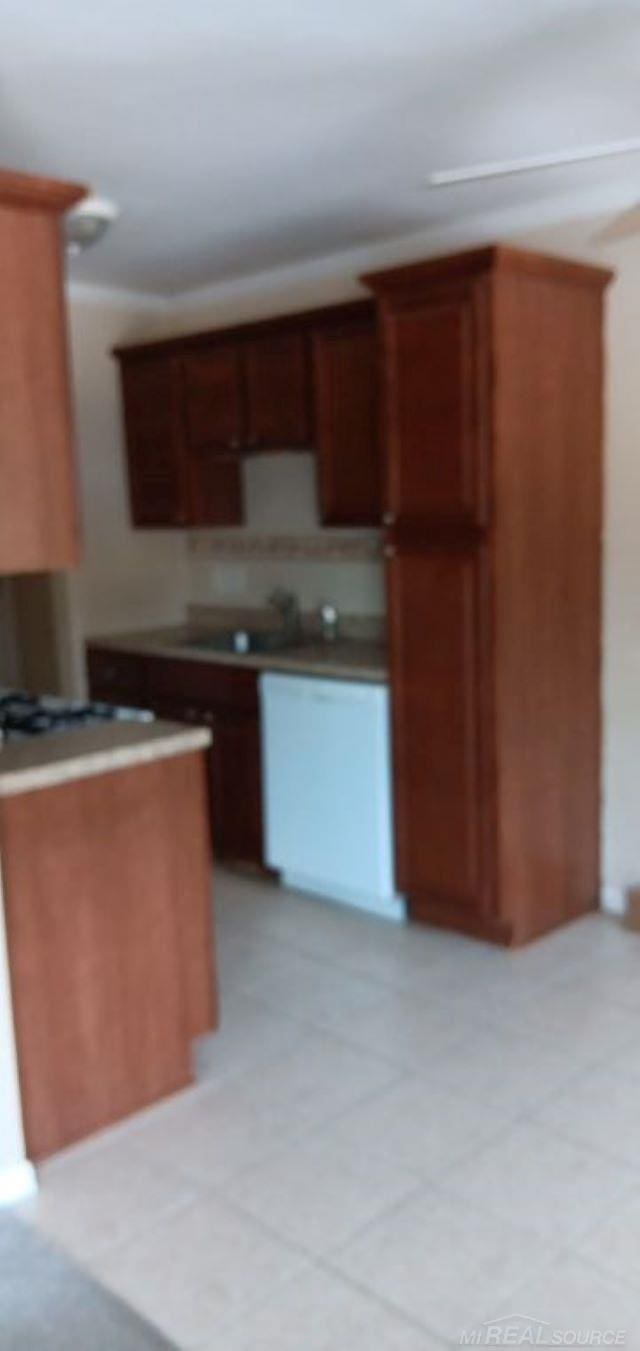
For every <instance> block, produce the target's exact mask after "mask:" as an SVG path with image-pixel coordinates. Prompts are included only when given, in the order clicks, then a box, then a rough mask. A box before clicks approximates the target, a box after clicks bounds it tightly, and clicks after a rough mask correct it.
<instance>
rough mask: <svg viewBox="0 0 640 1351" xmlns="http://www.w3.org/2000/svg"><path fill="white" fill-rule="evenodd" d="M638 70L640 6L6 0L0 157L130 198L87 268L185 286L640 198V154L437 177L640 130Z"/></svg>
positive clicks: (87, 277) (108, 278)
mask: <svg viewBox="0 0 640 1351" xmlns="http://www.w3.org/2000/svg"><path fill="white" fill-rule="evenodd" d="M639 70H640V0H604V2H603V0H597V2H596V3H593V2H592V3H586V0H482V2H481V3H480V2H479V0H385V2H384V3H383V2H382V0H322V3H319V0H267V2H265V0H108V2H107V3H106V4H96V3H91V0H89V3H87V0H83V3H80V0H29V3H27V4H25V3H24V0H4V3H3V6H2V49H1V52H0V163H2V164H3V165H4V166H6V167H10V168H16V169H24V170H27V171H35V172H42V173H49V174H52V175H58V176H61V177H64V176H66V177H69V178H73V179H79V180H80V181H84V182H87V183H89V184H90V185H91V186H92V187H93V188H94V190H95V191H97V192H99V193H101V194H106V195H108V196H111V197H113V198H114V199H115V200H116V202H117V203H118V205H119V207H120V210H121V218H120V220H119V222H118V223H117V225H116V226H114V227H113V229H112V231H111V233H110V235H109V236H108V237H107V238H106V239H105V240H104V241H103V242H102V243H101V244H100V245H98V246H96V248H95V250H94V251H93V252H89V253H87V254H86V255H85V256H84V257H83V258H82V259H80V260H79V261H78V262H77V263H76V264H74V276H75V277H77V278H78V279H79V280H81V281H91V282H94V283H100V284H103V285H107V286H114V287H115V286H117V287H124V288H128V289H134V290H137V291H148V292H151V293H156V294H160V295H175V294H177V293H181V292H183V291H185V290H189V289H193V288H197V287H201V286H204V285H210V284H212V283H215V282H220V281H224V280H229V279H233V278H237V277H241V276H247V275H248V274H251V273H255V272H260V271H264V270H267V269H272V268H276V267H279V266H283V265H285V264H289V263H292V262H299V261H300V260H303V259H312V258H318V257H325V256H327V255H329V254H332V253H337V252H344V251H345V250H349V249H356V248H362V246H369V245H371V244H372V243H378V242H380V241H389V240H396V239H400V238H404V237H405V236H411V235H419V234H422V233H424V232H428V231H430V230H436V231H437V230H438V229H440V230H442V229H443V228H445V227H446V226H448V225H451V224H454V225H455V224H456V223H457V224H459V223H460V222H461V221H465V222H469V221H473V220H476V219H480V218H482V217H485V216H486V215H487V214H488V213H491V215H492V216H494V217H495V216H496V213H497V215H498V217H500V218H502V219H504V221H505V222H506V221H508V220H509V218H510V215H509V213H512V214H513V218H514V220H515V219H516V218H517V217H518V215H519V214H520V216H522V213H523V212H527V213H529V216H530V221H531V224H532V225H535V224H536V221H537V219H538V218H540V219H542V218H543V217H544V218H546V219H547V220H548V219H549V216H550V213H553V212H554V211H555V212H557V214H558V217H559V218H562V216H565V217H566V216H567V215H568V214H570V213H573V214H580V213H581V211H582V212H583V214H586V213H587V211H589V212H593V210H594V208H596V209H600V210H602V211H606V210H607V209H609V207H610V208H611V210H612V211H613V210H614V209H618V208H621V207H623V206H624V205H629V204H631V203H632V202H633V201H634V200H636V199H638V198H640V154H637V155H632V156H629V157H625V158H620V159H615V160H610V161H597V162H591V163H587V164H582V165H579V166H574V167H573V168H564V169H553V170H550V171H537V172H534V173H531V174H528V175H524V176H522V177H517V178H511V179H501V180H497V181H487V182H484V183H476V184H466V185H461V186H457V187H449V188H446V189H439V190H438V191H434V190H430V189H429V188H428V187H427V178H428V175H429V173H430V172H431V171H432V170H435V169H442V168H447V167H450V166H453V165H458V164H469V163H472V162H476V161H487V160H496V159H505V158H513V157H520V156H523V155H529V154H538V153H544V152H546V151H558V150H564V149H570V148H573V147H580V146H583V145H586V144H589V143H591V142H602V141H608V140H618V139H622V138H626V137H630V136H635V135H639V134H640V80H639V79H638V71H639ZM501 213H502V214H501Z"/></svg>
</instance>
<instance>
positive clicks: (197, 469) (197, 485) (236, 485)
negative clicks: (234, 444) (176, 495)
mask: <svg viewBox="0 0 640 1351" xmlns="http://www.w3.org/2000/svg"><path fill="white" fill-rule="evenodd" d="M187 477H188V493H189V524H190V525H241V524H242V522H243V520H244V511H243V506H242V472H241V469H240V463H239V461H238V458H237V456H235V455H234V456H230V455H220V454H218V453H217V452H216V453H214V452H212V451H211V450H197V451H192V452H191V453H190V454H189V456H188V460H187Z"/></svg>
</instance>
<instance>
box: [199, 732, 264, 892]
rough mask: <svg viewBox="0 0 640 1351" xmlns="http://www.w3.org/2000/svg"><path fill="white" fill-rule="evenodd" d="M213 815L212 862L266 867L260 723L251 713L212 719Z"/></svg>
mask: <svg viewBox="0 0 640 1351" xmlns="http://www.w3.org/2000/svg"><path fill="white" fill-rule="evenodd" d="M212 730H213V747H212V751H211V812H212V823H213V850H214V854H215V857H216V858H219V859H226V860H228V861H229V862H235V863H251V864H255V866H256V867H262V866H263V864H264V851H263V843H262V770H261V747H260V723H259V720H258V717H257V716H256V715H255V714H252V713H229V712H226V711H225V712H224V713H219V714H217V715H216V716H215V717H214V720H213V724H212Z"/></svg>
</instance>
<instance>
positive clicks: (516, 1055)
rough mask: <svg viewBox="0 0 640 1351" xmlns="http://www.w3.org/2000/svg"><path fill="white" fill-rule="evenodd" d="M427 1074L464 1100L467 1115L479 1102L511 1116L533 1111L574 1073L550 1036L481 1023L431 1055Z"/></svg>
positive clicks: (426, 1067)
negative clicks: (532, 1034)
mask: <svg viewBox="0 0 640 1351" xmlns="http://www.w3.org/2000/svg"><path fill="white" fill-rule="evenodd" d="M425 1070H426V1072H427V1073H428V1074H429V1075H430V1077H431V1078H432V1079H433V1081H434V1082H437V1083H439V1084H440V1085H441V1087H444V1088H448V1089H450V1090H452V1091H453V1092H456V1093H460V1094H462V1095H463V1096H465V1097H466V1099H467V1102H468V1103H469V1110H470V1111H471V1110H473V1106H472V1104H481V1109H482V1108H484V1106H485V1105H489V1106H491V1107H493V1108H494V1109H496V1110H498V1111H502V1112H507V1113H511V1114H512V1115H514V1114H516V1113H521V1112H524V1111H528V1110H531V1109H533V1108H534V1107H536V1106H537V1105H538V1104H539V1103H541V1102H543V1101H544V1100H545V1099H546V1098H547V1097H548V1096H549V1094H551V1093H554V1092H557V1091H558V1090H559V1089H560V1088H561V1087H563V1086H564V1085H565V1084H566V1083H567V1080H568V1079H570V1078H571V1076H572V1074H573V1073H575V1072H577V1071H575V1070H574V1068H573V1067H572V1066H571V1064H570V1062H568V1061H567V1057H566V1056H565V1055H564V1054H563V1053H562V1052H561V1051H558V1050H557V1048H556V1046H555V1044H554V1042H553V1040H552V1039H551V1038H550V1037H542V1036H538V1037H534V1036H531V1035H530V1034H529V1033H526V1032H514V1031H512V1030H511V1029H510V1028H509V1027H505V1026H501V1025H499V1024H497V1023H496V1024H494V1025H493V1026H491V1025H485V1024H483V1023H482V1022H481V1021H480V1020H477V1021H476V1025H475V1026H474V1027H473V1028H472V1029H471V1030H470V1031H469V1032H468V1034H467V1035H466V1036H464V1037H462V1038H458V1039H457V1040H456V1041H455V1042H454V1043H453V1045H451V1046H449V1047H447V1050H446V1053H445V1054H442V1055H439V1056H432V1057H431V1061H430V1063H429V1064H428V1065H425ZM476 1110H477V1108H476Z"/></svg>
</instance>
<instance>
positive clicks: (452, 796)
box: [388, 546, 491, 931]
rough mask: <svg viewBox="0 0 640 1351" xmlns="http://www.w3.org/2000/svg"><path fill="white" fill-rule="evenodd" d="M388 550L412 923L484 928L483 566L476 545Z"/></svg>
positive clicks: (487, 901)
mask: <svg viewBox="0 0 640 1351" xmlns="http://www.w3.org/2000/svg"><path fill="white" fill-rule="evenodd" d="M388 552H390V554H391V557H390V558H389V563H388V583H389V601H390V626H391V634H390V637H391V652H392V689H393V745H394V779H395V813H396V849H397V860H396V866H397V880H398V885H399V887H400V890H402V891H404V892H405V894H406V895H407V896H408V898H409V905H410V910H411V913H412V914H413V915H414V916H415V917H416V918H421V919H427V920H434V921H436V922H437V921H438V920H440V921H441V922H447V923H449V924H453V925H455V923H456V919H457V920H458V922H459V924H460V927H465V928H466V929H469V928H470V927H474V925H475V926H476V927H477V928H478V931H481V930H482V929H483V928H484V927H485V921H487V922H489V923H490V920H489V912H490V909H491V892H490V872H491V866H490V846H491V810H490V784H489V782H488V778H487V769H488V760H487V757H488V746H487V744H486V742H487V725H488V714H489V710H488V707H487V700H486V697H485V693H484V691H485V688H486V685H485V673H486V666H487V658H488V644H489V633H488V632H487V620H488V614H489V607H488V598H487V567H486V562H485V558H484V555H483V551H482V550H481V549H479V548H471V547H469V548H455V547H450V548H439V549H424V550H415V551H406V552H403V550H402V548H401V546H396V548H395V549H392V550H390V551H388Z"/></svg>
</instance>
